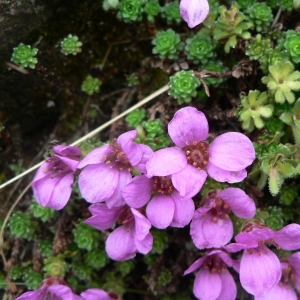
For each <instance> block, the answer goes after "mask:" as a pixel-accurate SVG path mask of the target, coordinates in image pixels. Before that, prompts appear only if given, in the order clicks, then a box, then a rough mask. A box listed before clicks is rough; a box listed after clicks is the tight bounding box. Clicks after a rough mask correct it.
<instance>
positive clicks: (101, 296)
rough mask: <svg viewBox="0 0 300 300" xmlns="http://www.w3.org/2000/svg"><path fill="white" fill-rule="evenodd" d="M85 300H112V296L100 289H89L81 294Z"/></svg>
mask: <svg viewBox="0 0 300 300" xmlns="http://www.w3.org/2000/svg"><path fill="white" fill-rule="evenodd" d="M80 296H81V297H83V298H84V300H111V298H110V296H109V295H108V294H107V293H106V292H105V291H103V290H100V289H95V288H94V289H88V290H86V291H84V292H82V293H81V294H80Z"/></svg>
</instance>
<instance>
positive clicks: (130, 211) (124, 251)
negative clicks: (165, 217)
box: [85, 203, 153, 261]
mask: <svg viewBox="0 0 300 300" xmlns="http://www.w3.org/2000/svg"><path fill="white" fill-rule="evenodd" d="M89 210H90V212H91V213H92V215H93V216H92V217H91V218H89V219H87V220H85V223H86V224H89V225H91V226H93V227H95V228H97V229H99V230H106V229H109V228H110V227H111V226H112V225H114V224H115V222H116V221H118V224H122V226H120V227H118V228H116V229H115V230H114V231H113V232H112V233H110V235H109V236H108V238H107V240H106V247H105V248H106V252H107V254H108V256H109V257H110V258H112V259H114V260H118V261H122V260H127V259H130V258H133V257H134V256H135V255H136V253H137V252H140V253H143V254H147V253H148V252H150V251H151V249H152V244H153V237H152V235H151V233H150V228H151V223H150V222H149V221H148V220H147V218H146V217H145V216H144V215H142V214H141V213H140V212H139V211H138V210H136V209H134V208H130V207H128V206H127V205H125V206H122V207H112V208H109V207H108V206H107V205H106V204H105V203H96V204H93V205H91V206H90V207H89Z"/></svg>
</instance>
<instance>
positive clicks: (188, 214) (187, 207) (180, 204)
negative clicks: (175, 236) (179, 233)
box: [170, 192, 195, 228]
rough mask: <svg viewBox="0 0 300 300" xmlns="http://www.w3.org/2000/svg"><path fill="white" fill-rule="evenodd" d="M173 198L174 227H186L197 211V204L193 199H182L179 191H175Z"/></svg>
mask: <svg viewBox="0 0 300 300" xmlns="http://www.w3.org/2000/svg"><path fill="white" fill-rule="evenodd" d="M170 196H171V198H172V199H173V201H174V204H175V210H174V216H173V220H172V222H171V224H170V226H172V227H180V228H182V227H184V226H186V225H188V224H189V223H190V221H191V220H192V217H193V215H194V212H195V204H194V201H193V200H192V199H188V198H185V199H182V198H181V197H180V195H179V193H178V192H173V193H172V194H171V195H170Z"/></svg>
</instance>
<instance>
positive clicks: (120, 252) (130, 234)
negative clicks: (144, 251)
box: [105, 226, 137, 261]
mask: <svg viewBox="0 0 300 300" xmlns="http://www.w3.org/2000/svg"><path fill="white" fill-rule="evenodd" d="M134 235H135V230H134V227H131V228H128V227H125V226H120V227H118V228H116V229H115V230H114V231H113V232H112V233H111V234H110V235H109V236H108V238H107V240H106V244H105V250H106V252H107V255H108V256H109V257H110V258H111V259H114V260H118V261H122V260H127V259H130V258H133V257H135V254H136V252H137V248H136V245H135V243H134V239H135V237H134Z"/></svg>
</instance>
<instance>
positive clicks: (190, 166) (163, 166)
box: [146, 107, 255, 197]
mask: <svg viewBox="0 0 300 300" xmlns="http://www.w3.org/2000/svg"><path fill="white" fill-rule="evenodd" d="M168 132H169V135H170V137H171V139H172V140H173V142H174V143H175V144H176V145H177V146H178V147H169V148H165V149H161V150H158V151H156V152H155V153H154V154H153V155H152V156H151V157H150V159H149V161H148V162H147V163H146V169H147V176H148V177H153V176H171V180H172V183H173V185H174V187H175V188H176V189H177V190H178V191H179V193H180V196H181V197H186V196H187V195H189V194H190V193H191V191H192V192H193V193H194V191H195V190H197V191H199V190H200V189H201V188H202V186H203V184H204V182H205V180H206V177H207V173H208V174H209V175H210V177H212V178H213V179H215V180H217V181H219V182H225V181H227V182H229V183H234V182H240V181H242V180H243V179H244V178H245V177H246V176H247V171H246V169H245V168H246V167H247V166H249V165H250V164H251V163H252V162H253V161H254V159H255V150H254V147H253V145H252V143H251V141H250V140H249V139H248V138H247V137H246V136H245V135H244V134H242V133H239V132H228V133H224V134H221V135H220V136H218V137H217V138H216V139H215V140H214V141H213V142H212V143H211V144H210V145H209V144H208V142H206V139H207V137H208V123H207V119H206V117H205V116H204V114H203V113H202V112H201V111H198V110H197V109H196V108H194V107H185V108H182V109H180V110H178V111H177V112H176V113H175V115H174V118H173V119H172V120H171V121H170V123H169V125H168Z"/></svg>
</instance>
